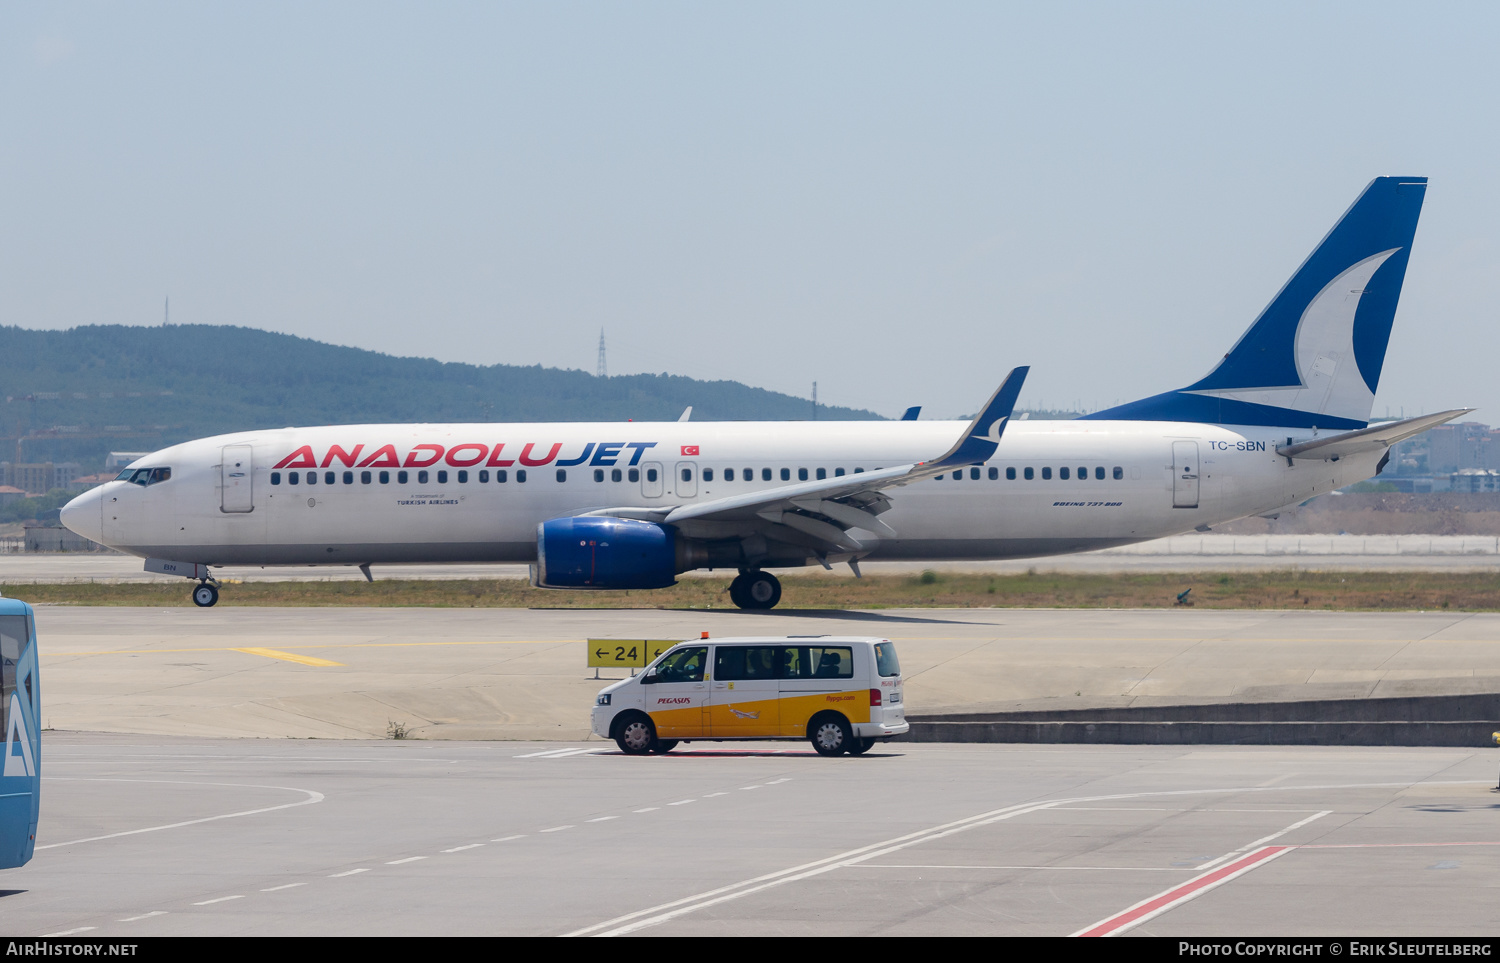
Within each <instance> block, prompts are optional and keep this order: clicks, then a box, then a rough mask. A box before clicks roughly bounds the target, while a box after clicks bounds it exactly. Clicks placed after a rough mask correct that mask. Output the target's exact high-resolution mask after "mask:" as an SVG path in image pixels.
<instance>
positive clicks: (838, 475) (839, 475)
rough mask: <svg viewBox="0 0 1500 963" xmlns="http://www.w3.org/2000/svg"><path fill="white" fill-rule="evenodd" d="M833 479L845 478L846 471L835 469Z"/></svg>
mask: <svg viewBox="0 0 1500 963" xmlns="http://www.w3.org/2000/svg"><path fill="white" fill-rule="evenodd" d="M833 477H834V478H843V477H844V470H843V469H842V468H835V469H834V470H833Z"/></svg>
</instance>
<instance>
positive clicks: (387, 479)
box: [380, 471, 391, 485]
mask: <svg viewBox="0 0 1500 963" xmlns="http://www.w3.org/2000/svg"><path fill="white" fill-rule="evenodd" d="M390 483H391V473H390V472H388V471H383V472H381V473H380V484H382V485H389V484H390Z"/></svg>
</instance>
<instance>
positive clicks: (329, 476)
mask: <svg viewBox="0 0 1500 963" xmlns="http://www.w3.org/2000/svg"><path fill="white" fill-rule="evenodd" d="M335 481H337V476H336V475H335V474H334V473H333V472H331V471H325V472H324V473H323V484H325V485H332V484H333V483H334V482H335Z"/></svg>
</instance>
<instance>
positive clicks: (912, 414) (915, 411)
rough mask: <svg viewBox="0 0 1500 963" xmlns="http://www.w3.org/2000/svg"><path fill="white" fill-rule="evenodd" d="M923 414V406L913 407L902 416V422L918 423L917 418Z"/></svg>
mask: <svg viewBox="0 0 1500 963" xmlns="http://www.w3.org/2000/svg"><path fill="white" fill-rule="evenodd" d="M921 413H922V406H921V405H912V406H911V407H910V408H908V409H906V414H904V415H902V416H901V420H902V421H916V420H917V416H918V415H920V414H921Z"/></svg>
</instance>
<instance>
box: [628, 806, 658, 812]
mask: <svg viewBox="0 0 1500 963" xmlns="http://www.w3.org/2000/svg"><path fill="white" fill-rule="evenodd" d="M660 808H661V807H660V806H647V807H646V808H645V809H632V810H631V812H633V813H651V812H656V810H658V809H660Z"/></svg>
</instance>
